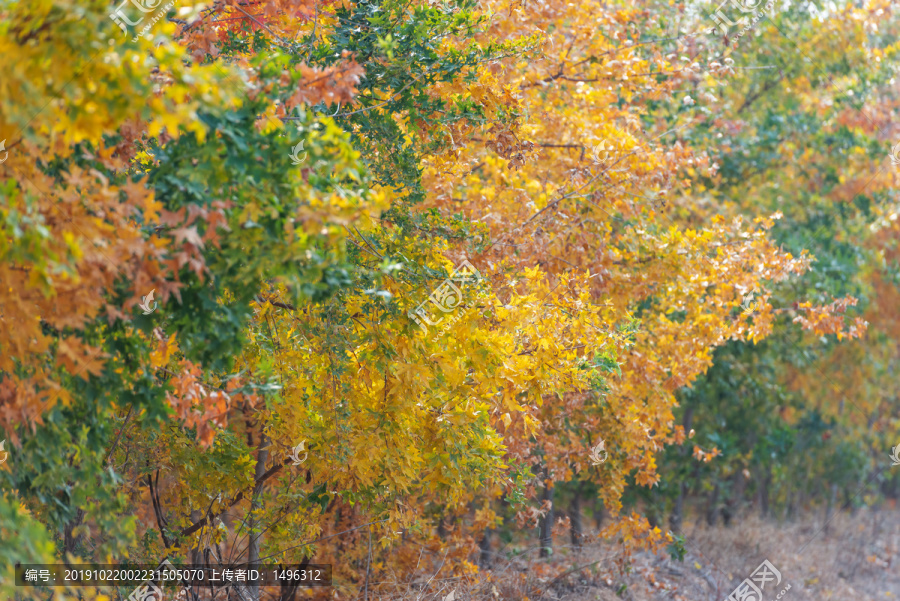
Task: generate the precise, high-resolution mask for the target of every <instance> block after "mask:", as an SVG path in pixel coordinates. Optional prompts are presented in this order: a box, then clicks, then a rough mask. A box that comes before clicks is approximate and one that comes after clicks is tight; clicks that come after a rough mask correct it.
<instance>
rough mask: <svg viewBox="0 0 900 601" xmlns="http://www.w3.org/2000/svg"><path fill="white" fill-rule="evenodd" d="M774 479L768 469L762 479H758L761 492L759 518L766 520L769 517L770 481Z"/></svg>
mask: <svg viewBox="0 0 900 601" xmlns="http://www.w3.org/2000/svg"><path fill="white" fill-rule="evenodd" d="M771 479H772V474H771V472H770V471H769V470H768V469H766V471H765V474H764V475H763V477H762V478H758V479H757V481H758V482H759V490H758V491H757V498H758V502H759V517H761V518H764V519H765V518H766V517H768V516H769V481H770V480H771Z"/></svg>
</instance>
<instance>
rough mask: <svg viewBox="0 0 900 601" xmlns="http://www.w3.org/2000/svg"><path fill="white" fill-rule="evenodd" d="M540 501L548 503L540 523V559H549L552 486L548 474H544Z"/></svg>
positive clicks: (551, 542)
mask: <svg viewBox="0 0 900 601" xmlns="http://www.w3.org/2000/svg"><path fill="white" fill-rule="evenodd" d="M541 501H549V502H550V509H548V510H547V515H545V516H544V517H543V518H541V521H540V537H541V553H540V556H541V557H550V554H551V553H552V552H553V486H552V483H551V482H550V476H549V474H547V473H546V471H545V472H544V494H543V495H542V496H541ZM542 505H543V503H542Z"/></svg>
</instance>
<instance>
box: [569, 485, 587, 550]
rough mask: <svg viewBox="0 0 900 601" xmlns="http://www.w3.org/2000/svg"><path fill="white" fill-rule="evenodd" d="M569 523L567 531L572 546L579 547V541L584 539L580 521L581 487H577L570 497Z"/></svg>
mask: <svg viewBox="0 0 900 601" xmlns="http://www.w3.org/2000/svg"><path fill="white" fill-rule="evenodd" d="M569 523H570V524H571V530H570V531H569V532H570V534H571V537H572V546H573V547H581V543H582V542H583V541H584V527H583V526H582V523H581V489H580V488H577V487H576V488H575V494H574V496H573V497H572V505H571V507H569Z"/></svg>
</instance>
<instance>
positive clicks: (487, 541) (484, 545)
mask: <svg viewBox="0 0 900 601" xmlns="http://www.w3.org/2000/svg"><path fill="white" fill-rule="evenodd" d="M493 532H494V531H493V530H492V529H490V528H488V529H487V530H485V531H484V536H482V537H481V542H480V543H479V544H478V548H479V549H480V550H481V553H480V554H479V557H478V565H479V566H481V567H482V568H490V567H491V535H492V534H493Z"/></svg>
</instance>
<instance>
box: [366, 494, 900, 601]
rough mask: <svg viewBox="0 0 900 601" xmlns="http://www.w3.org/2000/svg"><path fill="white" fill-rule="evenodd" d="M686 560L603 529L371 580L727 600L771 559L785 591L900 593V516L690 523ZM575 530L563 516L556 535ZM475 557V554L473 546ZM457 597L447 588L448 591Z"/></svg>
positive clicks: (494, 594) (401, 595) (383, 595)
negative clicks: (456, 566)
mask: <svg viewBox="0 0 900 601" xmlns="http://www.w3.org/2000/svg"><path fill="white" fill-rule="evenodd" d="M685 533H686V541H685V548H686V549H687V554H686V556H685V558H684V561H683V562H679V561H675V560H673V559H672V558H671V557H669V555H668V554H666V553H662V554H653V553H650V552H640V553H637V554H635V555H633V556H631V557H630V558H628V557H626V556H625V555H624V553H623V552H622V550H621V546H620V545H617V544H615V543H614V542H613V541H600V540H598V539H597V538H596V534H591V535H589V536H588V537H587V538H588V540H591V539H593V542H591V543H585V544H584V545H583V546H582V547H581V548H580V549H577V548H574V547H571V546H557V547H556V548H555V552H554V554H553V556H552V557H550V558H547V559H539V558H538V549H537V548H536V547H535V548H529V549H515V548H513V547H510V546H506V547H503V548H501V549H495V550H494V551H493V553H492V560H491V567H490V569H484V568H482V569H476V568H474V566H473V567H472V568H471V569H470V570H469V571H466V570H457V571H456V572H454V573H451V572H450V568H449V567H448V565H446V562H443V563H442V562H441V561H440V558H439V557H438V558H432V559H430V560H429V559H428V558H425V559H422V561H421V562H420V570H419V573H418V574H417V575H415V576H414V577H412V578H407V579H404V580H403V581H400V580H392V581H390V582H384V581H382V582H379V583H371V586H370V587H369V600H370V601H375V600H376V599H392V600H403V601H509V600H514V601H523V600H525V599H527V600H529V601H582V600H590V601H614V600H618V599H625V600H630V601H662V600H666V601H722V600H724V599H726V598H727V597H728V595H729V594H730V593H731V591H732V590H733V589H734V587H735V586H737V585H738V584H739V583H740V582H741V581H742V580H743V579H744V578H746V577H748V576H749V575H750V574H751V573H752V572H753V571H754V570H755V569H756V567H757V566H758V565H759V564H760V563H761V562H762V561H763V560H764V559H768V560H769V561H770V562H771V563H772V564H773V565H774V566H775V567H776V568H777V569H778V570H779V571H780V572H781V575H782V580H781V583H780V584H779V585H778V586H777V587H776V586H774V583H770V584H769V585H767V586H766V588H765V589H764V595H765V597H764V599H765V600H766V601H770V600H774V599H775V598H776V596H777V594H778V593H779V592H780V591H781V590H783V589H784V588H785V587H787V586H788V585H790V590H788V591H787V592H785V593H784V595H783V596H782V598H781V599H782V600H783V601H812V600H814V599H815V600H817V601H818V600H823V599H824V600H828V599H835V600H842V601H843V600H847V601H857V600H858V601H875V600H878V601H886V600H897V599H900V561H898V559H897V552H898V542H900V516H898V515H897V513H896V512H893V511H880V512H878V511H860V512H858V513H856V514H855V515H850V514H847V513H841V514H838V515H836V516H833V518H832V519H831V521H830V522H829V524H828V528H827V531H826V530H824V529H823V516H821V515H818V516H806V517H805V518H804V519H798V520H796V521H792V522H786V523H778V522H776V521H764V520H760V519H759V518H756V517H751V516H748V517H746V518H745V519H743V520H741V521H739V522H737V521H736V522H735V523H733V525H732V526H731V527H729V528H725V527H722V526H719V527H716V528H708V527H706V526H705V525H697V524H688V525H687V526H686V528H685ZM567 540H568V533H567V532H566V531H565V527H564V524H562V523H561V524H560V525H559V527H558V528H557V532H556V536H555V541H557V542H562V541H567ZM472 557H473V561H474V558H475V555H474V554H473V556H472ZM451 593H452V597H451V598H448V596H449V595H451Z"/></svg>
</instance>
